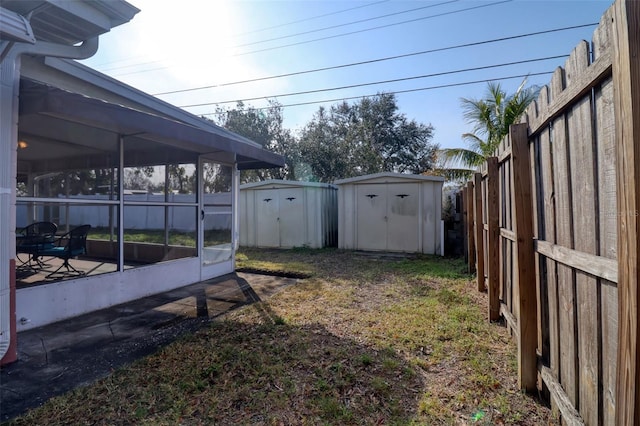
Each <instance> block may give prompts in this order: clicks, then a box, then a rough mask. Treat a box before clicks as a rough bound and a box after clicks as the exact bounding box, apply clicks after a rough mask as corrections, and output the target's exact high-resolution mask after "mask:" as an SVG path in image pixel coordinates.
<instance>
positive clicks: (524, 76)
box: [199, 71, 553, 116]
mask: <svg viewBox="0 0 640 426" xmlns="http://www.w3.org/2000/svg"><path fill="white" fill-rule="evenodd" d="M550 74H553V71H544V72H536V73H529V74H521V75H511V76H508V77H497V78H489V79H484V80H474V81H465V82H462V83H450V84H441V85H437V86H429V87H420V88H417V89H407V90H395V91H389V92H383V93H391V94H394V95H397V94H402V93H412V92H421V91H425V90H435V89H446V88H449V87H457V86H469V85H472V84H479V83H486V82H488V81H502V80H511V79H514V78H526V77H531V76H538V75H550ZM379 94H380V93H376V94H373V95H361V96H350V97H346V98H334V99H324V100H321V101H309V102H299V103H295V104H287V105H275V106H268V107H260V108H253V109H255V110H256V111H260V110H266V109H273V108H280V107H282V108H289V107H296V106H304V105H313V104H323V103H327V102H339V101H348V100H353V99H363V98H372V97H375V96H378V95H379ZM219 114H220V113H219V112H207V113H204V114H199V115H203V116H205V115H219Z"/></svg>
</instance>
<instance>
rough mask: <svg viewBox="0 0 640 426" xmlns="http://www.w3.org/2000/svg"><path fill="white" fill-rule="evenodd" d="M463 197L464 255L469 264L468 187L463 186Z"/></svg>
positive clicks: (461, 198) (461, 197) (461, 191)
mask: <svg viewBox="0 0 640 426" xmlns="http://www.w3.org/2000/svg"><path fill="white" fill-rule="evenodd" d="M460 193H461V196H460V200H461V209H460V210H461V211H462V253H463V254H464V261H465V263H466V262H469V245H468V243H467V241H468V240H469V236H468V235H467V220H468V218H467V204H468V202H469V200H467V187H466V186H463V187H462V189H461V190H460Z"/></svg>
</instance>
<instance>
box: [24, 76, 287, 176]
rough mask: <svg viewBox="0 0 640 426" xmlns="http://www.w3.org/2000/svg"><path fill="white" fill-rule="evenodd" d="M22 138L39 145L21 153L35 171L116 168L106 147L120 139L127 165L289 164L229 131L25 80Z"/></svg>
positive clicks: (256, 166) (263, 166)
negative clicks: (225, 161) (212, 161)
mask: <svg viewBox="0 0 640 426" xmlns="http://www.w3.org/2000/svg"><path fill="white" fill-rule="evenodd" d="M19 135H20V137H21V138H23V139H27V140H29V139H30V143H31V141H33V143H35V144H36V147H32V148H33V149H30V150H28V152H27V150H25V152H20V160H21V162H26V163H28V164H29V167H28V170H29V171H31V172H36V173H46V172H50V171H59V170H64V169H73V168H104V167H112V166H113V165H114V164H117V163H114V162H115V161H116V159H114V158H111V157H109V156H107V155H105V152H106V151H108V150H105V149H104V147H106V146H113V145H114V144H117V143H118V142H119V140H120V138H122V139H123V140H124V149H125V166H127V167H134V166H144V165H155V164H164V163H169V164H171V163H177V162H185V163H186V162H195V161H197V158H198V156H200V155H203V156H205V157H207V156H210V157H211V158H212V159H220V158H227V159H228V162H235V163H237V165H238V168H239V169H241V170H242V169H254V168H273V167H282V166H283V165H284V158H283V157H282V156H280V155H277V154H274V153H272V152H269V151H266V150H264V149H263V148H262V147H259V146H256V145H253V144H248V143H246V142H244V140H243V138H241V137H239V136H238V138H234V137H233V136H234V134H233V133H230V132H228V131H225V130H224V129H220V131H216V129H215V128H212V129H211V130H208V129H207V130H205V129H202V128H198V127H195V126H192V125H190V124H185V123H183V122H179V121H175V120H172V119H170V118H167V117H161V116H159V115H154V114H151V113H148V112H143V111H139V110H135V109H132V108H128V107H125V106H122V105H117V104H114V103H109V102H105V101H103V100H100V99H96V98H91V97H87V96H83V95H80V94H77V93H72V92H69V91H65V90H62V89H59V88H56V87H52V86H49V85H46V84H43V83H40V82H36V81H32V80H26V79H23V80H22V82H21V90H20V111H19ZM160 148H162V149H160ZM19 167H20V164H19Z"/></svg>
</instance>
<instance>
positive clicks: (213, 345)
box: [15, 250, 553, 425]
mask: <svg viewBox="0 0 640 426" xmlns="http://www.w3.org/2000/svg"><path fill="white" fill-rule="evenodd" d="M239 266H240V267H243V268H256V269H263V270H269V271H270V272H287V273H304V274H306V275H307V276H310V278H308V279H305V280H301V281H300V282H299V283H298V284H297V285H295V286H291V287H288V288H286V289H285V290H284V291H282V292H280V293H278V294H277V295H275V296H273V297H272V298H271V299H269V300H267V301H263V302H260V303H257V304H254V305H251V306H247V307H246V308H243V309H239V310H236V311H234V312H232V313H230V314H229V315H227V316H226V317H225V318H224V319H223V320H220V321H215V322H212V324H211V326H210V327H209V328H207V329H205V330H201V331H200V332H197V333H195V334H194V335H192V336H189V337H188V338H184V339H181V340H180V341H178V342H176V343H174V344H172V345H170V346H168V347H166V348H165V349H163V350H161V351H160V352H158V353H157V354H155V355H153V356H151V357H148V358H146V359H143V360H140V361H139V362H137V363H135V364H134V365H131V366H129V367H128V368H125V369H122V370H119V371H117V372H115V373H114V374H113V375H111V376H110V377H108V378H106V379H104V380H101V381H99V382H98V383H96V384H94V385H93V386H90V387H88V388H85V389H79V390H76V391H74V392H72V393H70V394H68V395H65V396H63V397H59V398H55V399H53V400H51V401H50V402H49V403H47V404H46V405H45V406H43V407H42V408H40V409H37V410H33V411H32V412H30V413H28V414H27V415H26V416H24V417H23V418H20V419H17V420H16V421H15V424H29V425H32V424H110V425H111V424H153V425H157V424H160V425H162V424H167V425H174V424H186V425H192V424H193V425H197V424H264V425H271V424H273V425H292V424H296V425H297V424H300V425H304V424H309V425H317V424H340V425H343V424H353V425H357V424H385V425H388V424H398V425H406V424H426V425H430V424H436V425H437V424H487V425H489V424H524V425H539V424H551V423H553V419H552V418H551V415H550V411H549V410H548V409H547V408H545V407H543V406H541V405H540V404H539V403H538V402H537V401H536V400H534V399H533V398H531V397H530V396H527V395H523V394H522V393H520V392H519V391H518V389H517V387H516V376H515V368H514V367H515V366H514V358H513V354H514V352H515V346H514V343H513V341H512V339H511V338H510V337H509V336H508V334H507V332H506V330H505V329H504V328H502V327H500V326H498V325H490V324H488V323H487V321H486V317H485V311H486V309H485V307H486V300H485V296H484V295H482V294H478V293H477V292H476V291H475V290H474V289H473V287H474V286H473V284H472V283H471V281H470V277H468V276H467V275H465V274H464V265H463V264H462V263H461V262H460V261H456V260H450V259H441V258H434V257H419V258H417V259H390V260H389V259H385V258H380V257H370V256H364V255H362V256H361V255H358V254H356V253H352V252H344V251H339V250H244V251H243V252H242V253H241V256H239Z"/></svg>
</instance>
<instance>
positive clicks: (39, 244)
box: [16, 222, 58, 269]
mask: <svg viewBox="0 0 640 426" xmlns="http://www.w3.org/2000/svg"><path fill="white" fill-rule="evenodd" d="M57 231H58V226H57V225H56V224H55V223H53V222H34V223H32V224H30V225H27V226H25V227H24V228H22V229H21V230H20V231H18V232H16V252H17V253H26V254H28V255H29V258H28V260H27V261H26V262H22V260H20V261H21V262H22V266H26V267H28V268H31V269H35V268H36V267H39V268H43V267H44V266H45V265H44V264H43V263H42V261H40V257H41V256H42V254H41V253H42V251H43V250H46V249H48V248H51V247H53V243H54V241H55V239H56V232H57Z"/></svg>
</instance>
